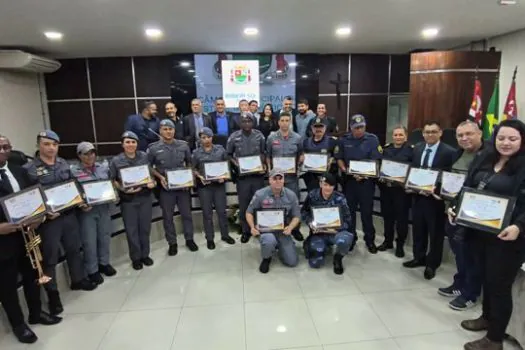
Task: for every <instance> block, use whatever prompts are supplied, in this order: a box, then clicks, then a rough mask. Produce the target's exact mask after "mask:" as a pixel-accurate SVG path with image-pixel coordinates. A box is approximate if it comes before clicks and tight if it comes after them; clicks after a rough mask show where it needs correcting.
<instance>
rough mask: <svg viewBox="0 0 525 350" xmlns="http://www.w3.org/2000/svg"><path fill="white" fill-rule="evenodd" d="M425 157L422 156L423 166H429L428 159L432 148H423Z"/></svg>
mask: <svg viewBox="0 0 525 350" xmlns="http://www.w3.org/2000/svg"><path fill="white" fill-rule="evenodd" d="M425 152H426V153H425V158H423V168H425V169H426V168H430V164H428V163H429V161H430V153H432V150H431V149H430V148H427V149H426V150H425Z"/></svg>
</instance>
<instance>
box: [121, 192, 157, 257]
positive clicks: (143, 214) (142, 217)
mask: <svg viewBox="0 0 525 350" xmlns="http://www.w3.org/2000/svg"><path fill="white" fill-rule="evenodd" d="M120 209H121V212H122V221H124V229H125V230H126V238H127V240H128V248H129V258H130V259H131V261H139V260H140V259H144V258H147V257H149V253H150V234H151V212H152V198H151V195H150V193H148V194H147V195H145V194H138V195H134V196H133V197H132V198H131V200H129V201H122V202H121V203H120Z"/></svg>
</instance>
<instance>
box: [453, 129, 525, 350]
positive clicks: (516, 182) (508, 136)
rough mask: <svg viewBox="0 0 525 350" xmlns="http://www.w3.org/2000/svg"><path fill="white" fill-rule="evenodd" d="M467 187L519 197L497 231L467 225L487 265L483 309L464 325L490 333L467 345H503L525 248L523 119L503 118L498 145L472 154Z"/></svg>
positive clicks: (490, 348) (473, 348)
mask: <svg viewBox="0 0 525 350" xmlns="http://www.w3.org/2000/svg"><path fill="white" fill-rule="evenodd" d="M465 187H470V188H477V189H480V190H484V191H487V192H489V193H493V194H495V195H502V196H509V197H515V198H516V206H515V208H514V210H513V212H512V216H511V221H510V224H509V226H507V227H505V228H503V230H502V231H501V232H500V233H499V234H497V235H495V234H491V233H487V232H484V231H480V230H475V229H468V230H467V237H466V239H467V242H466V243H467V244H468V245H469V246H470V248H471V249H472V251H473V252H474V254H476V256H477V257H478V259H479V261H480V263H481V266H480V267H481V270H482V271H483V276H482V281H483V282H482V285H483V313H482V315H481V316H480V317H479V318H477V319H473V320H466V321H463V322H461V327H463V328H464V329H467V330H469V331H484V330H487V335H486V336H485V337H483V338H482V339H479V340H476V341H473V342H469V343H467V344H465V347H464V348H465V349H466V350H478V349H479V350H481V349H483V350H501V349H503V337H504V336H505V331H506V329H507V325H508V323H509V320H510V316H511V314H512V284H513V283H514V280H515V278H516V276H517V274H518V271H519V269H520V266H521V264H522V263H523V260H524V253H525V124H523V123H522V122H521V121H519V120H505V121H502V122H501V123H500V124H499V127H498V129H497V130H496V131H495V135H494V147H488V148H487V149H486V150H484V151H483V152H481V153H480V154H479V155H478V156H477V157H476V159H474V161H473V162H472V164H471V165H470V167H469V172H468V175H467V178H466V180H465ZM455 214H456V213H455V212H454V210H452V209H451V210H449V220H453V217H454V216H455Z"/></svg>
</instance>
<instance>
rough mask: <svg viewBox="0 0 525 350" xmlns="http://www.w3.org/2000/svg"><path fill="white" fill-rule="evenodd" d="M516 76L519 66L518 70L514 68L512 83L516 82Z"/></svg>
mask: <svg viewBox="0 0 525 350" xmlns="http://www.w3.org/2000/svg"><path fill="white" fill-rule="evenodd" d="M516 74H518V66H516V68H514V74H513V75H512V81H515V80H516Z"/></svg>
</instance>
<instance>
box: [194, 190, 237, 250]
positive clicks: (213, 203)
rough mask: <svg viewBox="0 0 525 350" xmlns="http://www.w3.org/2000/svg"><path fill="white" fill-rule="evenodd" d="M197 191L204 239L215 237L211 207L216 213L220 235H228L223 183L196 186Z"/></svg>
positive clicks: (210, 239)
mask: <svg viewBox="0 0 525 350" xmlns="http://www.w3.org/2000/svg"><path fill="white" fill-rule="evenodd" d="M197 191H198V193H199V199H200V204H201V208H202V216H203V220H204V233H205V234H206V240H208V241H212V240H213V239H214V237H215V230H214V228H213V207H215V212H216V213H217V218H218V220H219V227H220V230H221V237H228V236H229V233H228V218H227V216H226V185H225V184H224V183H217V182H215V183H211V184H209V185H206V186H200V187H198V188H197Z"/></svg>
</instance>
